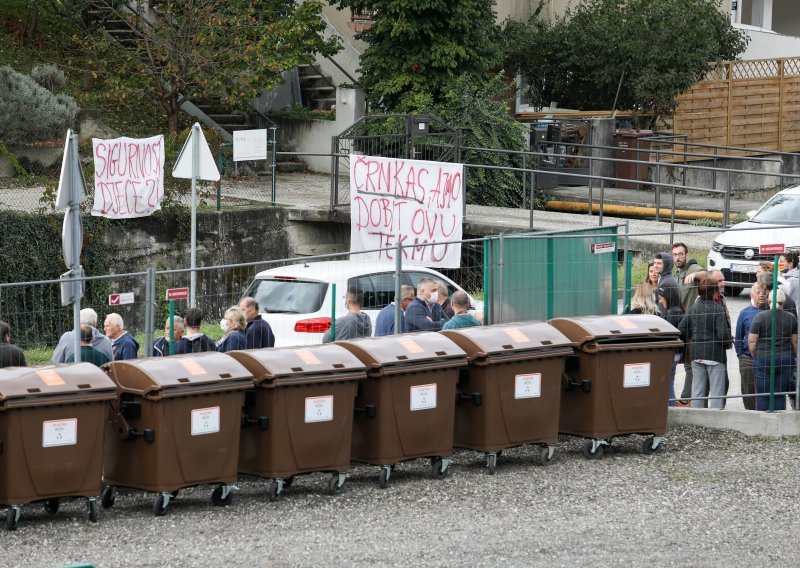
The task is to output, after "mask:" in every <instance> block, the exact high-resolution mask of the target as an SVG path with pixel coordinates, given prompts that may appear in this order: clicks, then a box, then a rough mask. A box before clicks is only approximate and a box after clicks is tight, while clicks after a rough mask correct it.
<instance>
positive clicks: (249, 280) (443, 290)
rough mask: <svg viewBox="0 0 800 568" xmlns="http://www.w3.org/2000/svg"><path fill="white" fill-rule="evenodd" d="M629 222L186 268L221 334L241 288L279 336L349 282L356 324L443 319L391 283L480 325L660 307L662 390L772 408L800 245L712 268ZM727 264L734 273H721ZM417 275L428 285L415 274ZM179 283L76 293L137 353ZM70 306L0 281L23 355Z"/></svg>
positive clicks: (785, 381)
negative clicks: (449, 256) (439, 251)
mask: <svg viewBox="0 0 800 568" xmlns="http://www.w3.org/2000/svg"><path fill="white" fill-rule="evenodd" d="M627 229H628V227H626V226H624V225H620V226H611V227H599V228H597V229H596V230H591V231H586V230H580V231H562V232H556V233H543V234H520V235H504V236H492V237H485V238H479V239H465V240H461V241H454V242H451V243H448V246H453V247H455V246H458V247H460V258H461V263H460V266H459V267H458V268H453V269H440V270H434V269H430V268H426V267H423V266H418V265H415V264H412V263H411V262H410V261H409V259H410V258H411V256H412V254H413V252H414V251H413V250H412V247H403V246H402V245H398V246H396V247H394V248H389V249H379V250H373V251H366V252H362V253H342V254H331V255H323V256H317V257H305V258H286V259H280V260H275V261H268V262H257V263H247V264H236V265H226V266H210V267H202V268H198V269H197V290H196V304H197V307H199V308H200V309H201V310H202V312H203V314H204V325H203V332H204V333H206V334H207V335H209V337H211V338H212V339H215V340H218V339H220V338H222V336H223V330H222V329H221V327H220V325H219V320H220V319H221V318H222V316H223V315H224V313H225V311H226V309H227V308H229V307H231V306H236V305H237V304H238V303H239V301H240V300H241V299H242V298H243V297H244V296H246V295H247V296H252V297H253V298H254V299H255V300H256V302H257V303H258V306H259V311H260V312H261V314H262V316H263V318H264V319H265V320H266V321H267V322H268V324H269V325H270V326H271V328H272V331H273V333H274V335H275V346H277V347H281V346H292V345H310V344H317V343H320V342H322V340H323V337H324V335H325V334H326V333H327V334H328V335H330V336H331V338H333V339H335V338H337V337H338V338H341V337H342V334H345V336H347V335H346V334H348V333H352V332H353V328H351V329H345V328H346V327H347V326H348V325H350V324H345V323H342V320H341V318H342V317H343V316H345V315H346V314H347V313H348V307H347V303H348V302H350V303H351V308H352V298H350V299H348V298H346V295H347V294H348V292H349V291H352V290H354V289H356V290H358V292H357V294H358V302H359V303H360V310H361V311H362V312H363V313H364V314H366V318H361V321H362V323H363V324H364V325H368V326H369V331H367V330H366V329H361V330H360V331H359V333H361V334H367V333H370V334H372V333H376V332H378V328H380V333H383V332H384V331H385V329H386V326H390V327H391V329H397V327H396V325H397V324H398V322H399V324H400V325H401V326H402V329H404V330H406V331H419V330H435V329H438V328H439V327H441V324H438V325H437V324H435V323H432V322H434V321H435V319H436V318H435V317H433V314H432V313H428V314H427V315H423V316H422V318H421V319H420V316H419V314H420V313H422V312H420V311H419V310H417V312H416V315H415V316H414V317H413V318H406V315H407V313H408V312H407V310H408V302H400V303H397V302H395V299H396V298H398V294H399V297H400V298H405V299H406V300H410V299H411V298H414V297H417V298H419V300H420V301H421V300H427V301H428V303H426V304H425V305H424V306H422V305H421V306H420V309H430V307H431V306H432V305H433V303H432V302H433V300H431V297H430V294H431V292H434V291H435V292H436V295H435V296H437V298H436V300H435V301H436V303H438V304H439V305H440V306H441V308H442V312H444V313H446V314H450V315H455V313H457V312H458V309H455V307H454V306H453V304H454V302H453V300H454V299H456V297H457V293H459V294H458V295H460V292H465V293H466V302H467V307H466V310H467V313H469V314H470V315H472V316H473V317H476V318H477V319H479V320H481V321H482V322H483V323H484V324H495V323H503V322H508V321H515V320H530V319H539V320H545V319H550V318H553V317H578V316H588V315H607V316H612V317H614V316H616V315H617V314H619V317H623V320H624V316H623V314H627V313H633V314H635V313H645V314H647V313H650V314H659V315H662V317H665V318H666V319H667V321H669V322H670V323H672V324H673V325H675V326H676V327H678V328H679V329H680V330H681V334H682V338H683V339H684V341H685V347H684V349H683V350H682V351H681V352H679V353H677V354H676V355H677V356H676V358H675V360H674V365H673V368H672V371H673V374H672V376H673V378H672V381H674V394H672V395H671V399H672V400H671V402H672V403H675V404H679V405H682V404H684V403H688V404H691V406H693V407H706V406H708V407H711V408H721V407H724V406H725V405H726V404H727V405H728V406H729V407H730V408H753V409H758V410H773V409H775V410H779V409H781V408H784V407H785V405H786V404H787V400H789V403H788V404H793V402H791V401H792V400H793V398H789V399H787V396H791V395H794V394H795V390H796V388H797V383H796V380H795V376H796V368H797V365H796V359H797V348H796V343H797V307H796V306H797V304H798V303H800V286H798V277H797V274H798V270H797V254H796V253H793V252H792V251H787V252H786V253H785V254H784V255H779V257H778V258H773V261H778V264H777V265H772V264H767V263H764V262H763V261H762V263H761V264H759V263H753V269H752V271H751V269H750V268H749V266H750V265H748V268H747V272H741V270H742V269H743V268H742V267H743V266H744V265H741V266H739V265H738V264H736V263H734V264H735V266H732V267H730V266H729V267H727V268H725V269H724V270H720V268H721V267H722V266H723V263H725V262H726V261H725V259H724V257H720V256H719V255H718V253H717V251H715V250H714V249H712V251H710V253H709V256H708V257H706V251H707V249H703V248H701V247H700V246H698V242H700V241H699V239H700V238H702V237H706V234H707V233H708V231H709V230H708V229H696V230H688V231H685V232H684V233H683V234H682V238H683V239H684V240H685V241H686V242H688V243H689V244H688V245H685V244H684V243H677V242H673V241H675V236H674V235H670V234H668V232H663V233H658V234H653V233H633V232H630V231H628V230H627ZM714 232H716V231H714ZM426 246H428V245H426ZM709 261H710V262H712V263H713V266H708V265H707V262H709ZM740 264H741V263H740ZM776 266H777V270H776ZM706 268H708V270H707V269H706ZM659 270H660V271H661V272H660V273H659ZM731 270H734V271H735V274H737V275H738V276H739V278H738V281H731V280H728V279H727V278H726V273H728V274H730V273H731ZM756 272H758V274H757V273H756ZM668 273H669V275H668ZM425 279H430V280H431V281H432V282H431V283H430V285H431V286H433V287H432V288H431V287H427V288H426V287H425V286H421V284H425V283H426V280H425ZM189 283H190V271H189V270H168V271H156V270H154V269H151V270H148V271H146V272H141V273H134V274H120V275H106V276H91V277H87V278H86V281H85V288H86V296H85V298H84V300H83V301H82V305H83V306H84V307H86V306H91V307H93V308H95V309H96V310H97V312H98V313H99V316H100V319H99V321H98V327H100V328H102V322H103V320H104V318H105V317H107V315H108V314H110V313H117V314H119V315H120V316H121V317H122V319H123V321H124V323H125V328H126V329H128V330H129V331H130V333H132V334H133V335H134V336H135V337H136V340H137V342H138V343H139V345H140V348H139V356H145V355H146V354H148V353H149V352H150V350H149V345H150V344H151V342H152V341H153V339H154V338H158V337H160V336H161V335H162V331H161V330H162V329H163V327H162V326H164V325H165V323H166V321H167V318H168V315H169V302H167V301H166V293H167V290H170V289H174V288H184V287H187V286H189ZM438 283H441V284H438ZM423 288H424V290H423ZM462 299H463V296H462ZM415 301H416V300H415ZM419 303H420V304H421V302H419ZM455 303H457V302H455ZM187 308H188V301H187V300H177V301H176V303H175V312H176V313H177V314H179V315H180V314H184V313H185V312H186V310H187ZM404 309H405V310H406V311H405V312H404V311H403V310H404ZM434 311H438V308H437V310H434ZM71 314H72V310H71V307H70V306H67V307H63V306H62V305H61V296H60V287H59V282H58V281H39V282H25V283H4V284H0V318H2V319H4V320H5V321H7V322H8V323H9V325H10V327H11V338H12V342H14V343H17V344H19V345H20V346H21V347H23V348H24V349H25V351H26V354H27V355H28V357H29V359H30V362H31V363H44V362H47V361H49V360H50V357H51V356H52V352H53V348H54V347H55V345H56V344H57V343H58V341H59V339H60V336H61V334H62V333H63V332H64V331H65V330H69V329H71V328H72V318H71ZM619 317H618V318H617V320H619ZM414 318H416V319H414ZM337 320H339V323H338V324H337V323H336V322H337ZM617 320H615V321H617ZM623 320H619V321H621V322H622V323H620V325H624V321H623ZM351 323H352V322H351ZM356 327H357V326H356ZM773 330H774V331H773ZM620 348H621V349H623V350H624V349H625V347H624V345H621V346H620Z"/></svg>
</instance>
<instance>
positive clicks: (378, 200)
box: [350, 155, 464, 268]
mask: <svg viewBox="0 0 800 568" xmlns="http://www.w3.org/2000/svg"><path fill="white" fill-rule="evenodd" d="M463 217H464V166H463V164H453V163H446V162H428V161H423V160H400V159H396V158H381V157H375V156H358V155H353V156H351V157H350V252H360V251H365V250H372V249H383V248H393V247H396V246H397V243H398V242H400V243H401V244H402V245H403V262H404V263H406V262H407V263H409V264H418V265H423V266H438V267H442V268H459V267H460V265H461V243H455V244H445V243H447V242H448V241H460V240H461V230H462V222H463ZM367 254H368V256H369V257H370V258H374V259H376V260H385V261H393V260H394V255H395V251H393V250H389V251H380V252H374V253H367ZM361 256H363V255H359V257H361Z"/></svg>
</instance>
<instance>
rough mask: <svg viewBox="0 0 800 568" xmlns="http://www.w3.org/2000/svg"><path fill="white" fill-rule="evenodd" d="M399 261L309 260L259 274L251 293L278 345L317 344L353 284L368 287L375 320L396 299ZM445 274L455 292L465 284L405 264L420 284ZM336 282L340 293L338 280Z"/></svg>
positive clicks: (408, 278) (367, 306)
mask: <svg viewBox="0 0 800 568" xmlns="http://www.w3.org/2000/svg"><path fill="white" fill-rule="evenodd" d="M394 274H395V265H394V263H392V262H384V263H381V262H369V263H365V262H358V261H354V260H339V261H328V262H309V263H303V264H291V265H288V266H281V267H280V268H271V269H269V270H265V271H263V272H259V273H258V274H256V276H255V279H254V280H253V282H252V283H251V284H250V286H249V287H248V288H247V291H246V292H245V296H252V297H254V298H255V299H256V301H257V302H258V307H259V310H260V311H261V312H262V317H263V318H264V319H265V320H267V322H268V323H269V325H270V327H271V328H272V331H273V332H274V333H275V346H276V347H289V346H293V345H315V344H318V343H322V335H323V334H324V333H325V331H327V330H328V328H329V327H330V325H331V315H332V314H331V307H332V306H335V307H336V317H339V316H342V315H344V314H345V313H346V309H345V306H344V295H345V292H347V289H348V288H352V287H356V288H359V289H360V290H362V291H363V292H364V305H363V306H362V310H363V311H364V312H365V313H367V314H368V315H369V317H370V319H371V320H372V329H373V332H374V330H375V318H376V317H377V316H378V312H379V311H380V310H381V308H383V307H385V306H387V305H388V304H389V303H390V302H392V301H394V294H395V281H394ZM426 276H427V277H429V278H433V279H434V280H441V281H442V282H444V283H445V285H446V286H447V288H448V290H449V291H450V295H452V294H453V292H455V291H456V290H462V288H461V287H460V286H459V285H458V284H456V283H455V282H453V281H452V280H450V279H449V278H447V277H446V276H444V275H443V274H441V273H439V272H437V271H436V270H433V269H430V268H424V267H421V266H413V267H408V268H404V270H403V272H402V281H401V284H408V285H409V286H412V287H413V288H414V290H416V288H417V283H418V282H419V280H420V279H421V278H423V277H426ZM331 284H336V297H332V286H331ZM470 304H471V307H472V309H474V310H477V311H481V310H483V302H477V301H475V300H474V299H473V298H472V296H470Z"/></svg>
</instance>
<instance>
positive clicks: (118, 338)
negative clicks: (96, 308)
mask: <svg viewBox="0 0 800 568" xmlns="http://www.w3.org/2000/svg"><path fill="white" fill-rule="evenodd" d="M103 331H105V332H106V337H108V338H109V339H110V340H111V353H112V354H113V357H112V359H113V360H114V361H122V360H125V359H136V358H137V357H138V356H139V342H138V341H136V340H135V339H134V338H133V336H132V335H131V334H130V333H128V332H127V331H125V324H124V323H122V316H120V315H119V314H108V315H107V316H106V320H105V322H103Z"/></svg>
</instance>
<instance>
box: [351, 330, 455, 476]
mask: <svg viewBox="0 0 800 568" xmlns="http://www.w3.org/2000/svg"><path fill="white" fill-rule="evenodd" d="M338 345H341V346H342V347H344V348H345V349H348V350H349V351H351V352H352V353H353V354H354V355H355V356H356V357H358V358H359V359H360V360H361V362H362V363H364V365H366V367H367V379H366V380H364V381H362V382H361V383H359V388H358V395H357V396H356V414H355V419H354V421H353V451H352V459H353V461H355V462H360V463H367V464H370V465H379V466H381V470H380V474H379V481H380V485H381V487H386V485H387V484H388V482H389V477H390V476H391V473H392V469H393V467H394V465H395V464H397V463H399V462H401V461H406V460H412V459H416V458H422V457H427V458H430V461H431V474H432V475H433V476H434V477H444V475H445V474H446V473H447V467H448V466H449V465H450V457H451V456H452V455H453V419H454V413H455V399H456V383H457V382H458V372H459V369H460V368H461V367H464V366H465V365H466V364H467V359H466V354H465V353H464V351H463V350H462V349H461V348H460V347H458V345H456V344H455V343H453V341H452V340H450V339H448V338H447V337H446V336H444V335H442V334H440V333H437V332H427V333H424V332H423V333H414V334H405V335H394V336H386V337H375V338H368V339H360V340H355V341H340V342H338Z"/></svg>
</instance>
